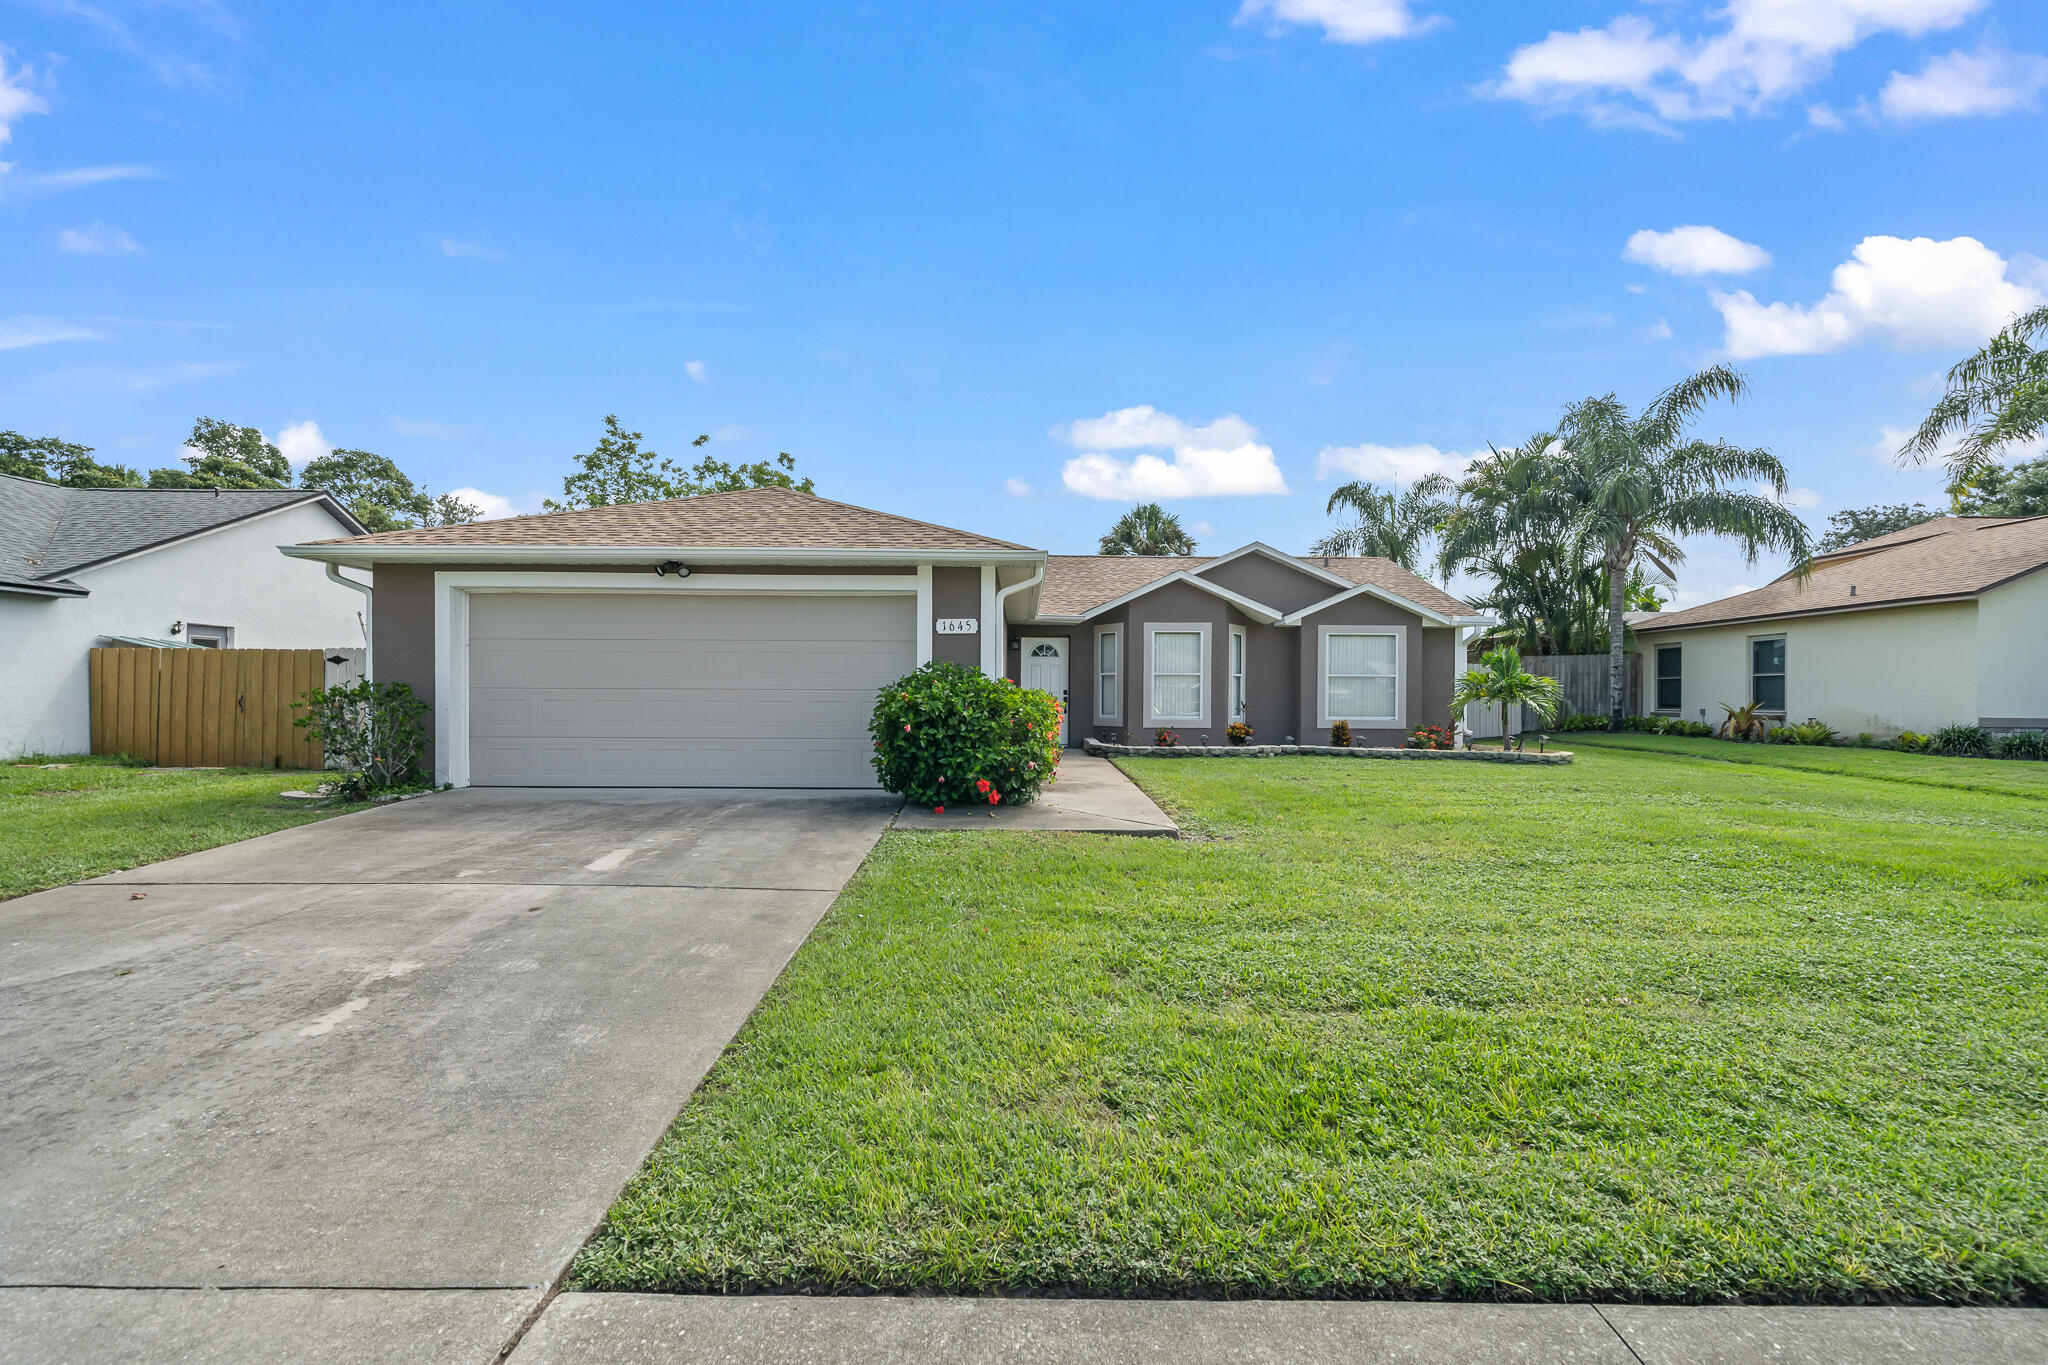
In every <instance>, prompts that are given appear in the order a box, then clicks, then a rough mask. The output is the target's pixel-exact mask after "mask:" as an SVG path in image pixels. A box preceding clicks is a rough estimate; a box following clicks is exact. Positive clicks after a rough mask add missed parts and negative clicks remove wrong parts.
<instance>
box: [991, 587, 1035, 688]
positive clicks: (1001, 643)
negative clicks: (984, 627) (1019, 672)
mask: <svg viewBox="0 0 2048 1365" xmlns="http://www.w3.org/2000/svg"><path fill="white" fill-rule="evenodd" d="M1044 581H1045V565H1044V564H1043V563H1042V562H1041V563H1040V564H1039V566H1038V570H1037V572H1035V573H1033V574H1032V575H1031V577H1029V578H1027V579H1024V580H1023V581H1021V582H1017V583H1012V584H1011V585H1010V586H1009V587H1007V588H1000V589H998V590H997V591H996V619H995V620H994V621H993V622H991V623H990V625H991V627H992V628H993V629H994V630H995V631H996V676H997V677H998V678H1001V677H1006V676H1008V674H1009V671H1010V665H1009V658H1010V641H1009V639H1008V636H1009V633H1010V631H1009V626H1008V624H1007V621H1006V618H1005V617H1004V615H1003V611H1004V608H1005V606H1006V605H1007V604H1008V603H1009V600H1010V594H1011V593H1017V592H1022V591H1024V590H1025V589H1026V588H1035V587H1037V586H1038V585H1039V584H1040V583H1043V582H1044Z"/></svg>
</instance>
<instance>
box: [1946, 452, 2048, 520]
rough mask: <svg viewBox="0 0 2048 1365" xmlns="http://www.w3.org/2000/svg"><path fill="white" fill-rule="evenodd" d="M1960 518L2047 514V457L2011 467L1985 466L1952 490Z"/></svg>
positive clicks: (1952, 496) (2021, 462) (1950, 491)
mask: <svg viewBox="0 0 2048 1365" xmlns="http://www.w3.org/2000/svg"><path fill="white" fill-rule="evenodd" d="M1949 495H1950V497H1951V498H1952V499H1953V500H1954V506H1955V513H1956V515H1957V516H1959V517H2038V516H2043V515H2048V455H2044V456H2043V457H2041V458H2040V459H2038V460H2021V461H2020V462H2019V463H2018V464H2011V465H1998V464H1994V465H1986V466H1985V467H1984V468H1983V469H1981V470H1979V471H1978V472H1977V473H1975V474H1973V475H1972V476H1971V477H1970V479H1969V481H1968V482H1967V483H1964V484H1959V485H1957V486H1955V487H1953V488H1951V489H1950V490H1949Z"/></svg>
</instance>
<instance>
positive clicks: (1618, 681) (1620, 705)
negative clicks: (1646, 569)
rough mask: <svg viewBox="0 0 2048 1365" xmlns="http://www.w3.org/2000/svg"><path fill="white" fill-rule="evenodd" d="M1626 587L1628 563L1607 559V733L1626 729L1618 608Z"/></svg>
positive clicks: (1620, 622) (1619, 611) (1619, 613)
mask: <svg viewBox="0 0 2048 1365" xmlns="http://www.w3.org/2000/svg"><path fill="white" fill-rule="evenodd" d="M1627 586H1628V569H1627V566H1625V565H1623V564H1620V563H1618V562H1617V561H1615V560H1612V559H1610V560H1608V561H1607V728H1608V730H1609V731H1610V732H1613V731H1620V730H1624V729H1627V728H1628V727H1627V724H1626V721H1625V718H1624V717H1623V714H1622V712H1623V710H1624V709H1625V705H1626V703H1627V701H1628V696H1627V689H1626V688H1624V687H1623V686H1622V665H1623V664H1624V663H1626V662H1627V658H1626V656H1625V655H1624V654H1623V653H1622V649H1621V647H1622V634H1623V627H1622V620H1621V608H1622V603H1623V601H1624V597H1623V593H1624V591H1625V589H1626V588H1627Z"/></svg>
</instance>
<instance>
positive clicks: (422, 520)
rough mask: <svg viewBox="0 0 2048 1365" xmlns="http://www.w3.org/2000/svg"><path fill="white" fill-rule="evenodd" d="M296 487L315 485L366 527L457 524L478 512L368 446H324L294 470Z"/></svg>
mask: <svg viewBox="0 0 2048 1365" xmlns="http://www.w3.org/2000/svg"><path fill="white" fill-rule="evenodd" d="M299 486H300V487H301V488H320V489H325V490H326V491H327V492H329V493H332V494H333V495H334V497H335V500H336V501H337V502H339V503H340V504H341V505H342V506H344V507H346V508H348V510H349V511H350V512H351V513H353V514H354V515H355V519H356V520H357V521H360V522H361V523H362V524H363V525H364V526H366V527H368V528H369V529H370V530H372V531H405V530H410V529H411V528H412V527H415V526H457V525H462V524H465V523H467V522H472V521H475V520H476V519H477V517H478V516H480V515H481V513H480V512H479V511H478V510H477V509H476V508H474V507H472V506H470V505H469V504H468V503H466V502H463V501H462V500H461V499H460V498H457V497H455V496H454V495H453V494H450V493H443V494H441V495H440V496H439V497H436V496H434V495H433V494H432V493H430V492H428V491H427V489H426V488H425V487H423V486H418V485H415V484H414V483H413V481H412V480H411V479H410V478H408V477H406V474H405V472H404V471H403V470H401V469H400V468H399V467H398V466H397V464H395V463H394V462H393V461H391V460H390V459H389V458H387V457H385V456H383V455H379V454H377V453H375V452H374V451H369V450H344V449H341V448H339V447H337V448H335V449H333V450H330V451H329V452H327V454H325V455H322V456H321V457H320V458H319V459H317V460H308V461H307V462H306V467H305V468H304V469H303V470H301V471H299Z"/></svg>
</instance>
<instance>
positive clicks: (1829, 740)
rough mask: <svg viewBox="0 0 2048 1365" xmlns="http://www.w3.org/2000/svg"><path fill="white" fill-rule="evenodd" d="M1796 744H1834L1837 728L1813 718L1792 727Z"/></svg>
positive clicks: (1793, 740)
mask: <svg viewBox="0 0 2048 1365" xmlns="http://www.w3.org/2000/svg"><path fill="white" fill-rule="evenodd" d="M1791 729H1792V735H1793V739H1792V742H1793V743H1794V744H1833V743H1834V742H1835V738H1836V736H1835V727H1834V726H1832V725H1829V724H1828V723H1827V722H1826V721H1822V720H1815V719H1813V718H1812V717H1811V716H1809V717H1807V718H1806V719H1805V720H1802V721H1800V722H1799V723H1798V724H1797V725H1794V726H1792V727H1791Z"/></svg>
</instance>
